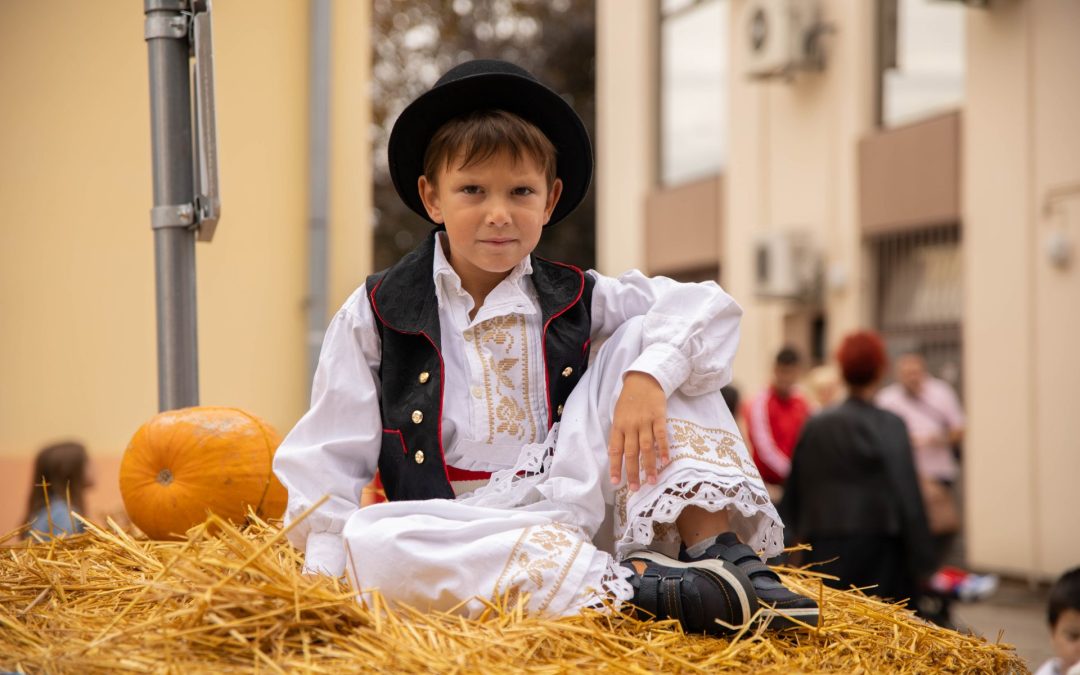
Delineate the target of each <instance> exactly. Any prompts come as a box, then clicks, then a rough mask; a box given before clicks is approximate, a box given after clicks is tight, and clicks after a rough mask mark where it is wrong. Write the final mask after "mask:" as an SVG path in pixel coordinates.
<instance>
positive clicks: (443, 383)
mask: <svg viewBox="0 0 1080 675" xmlns="http://www.w3.org/2000/svg"><path fill="white" fill-rule="evenodd" d="M583 285H584V284H583ZM379 286H382V279H379V283H377V284H375V288H373V289H371V294H370V296H371V297H370V298H369V299H370V300H371V308H372V309H374V310H375V316H377V317H378V318H379V321H380V322H382V325H384V326H386V327H387V328H389V329H390V330H392V331H394V332H395V333H403V334H405V335H423V336H424V337H425V338H427V341H428V342H430V343H431V348H432V349H434V350H435V355H436V356H438V357H439V432H438V433H439V438H438V441H439V456H440V457H441V458H442V465H443V473H444V474H446V482H447V484H449V483H450V473H449V470H448V467H447V466H446V452H445V451H444V450H443V437H442V422H443V390H444V388H445V387H446V381H445V380H446V372H445V369H444V368H443V357H442V352H441V351H439V347H438V346H437V345H436V344H435V341H434V340H432V339H431V336H430V335H428V334H427V333H425V332H424V331H420V332H418V333H417V332H412V331H407V330H398V329H397V328H394V327H393V326H391V325H390V324H389V323H387V322H386V319H384V318H382V314H380V313H379V303H377V302H376V301H375V291H377V290H379ZM578 297H581V296H580V295H579V296H578ZM564 311H565V310H564ZM548 400H549V401H550V396H549V399H548ZM550 405H551V404H550V403H549V404H548V406H549V407H550ZM399 433H400V432H399ZM401 444H402V445H404V444H405V439H404V437H403V438H402V442H401ZM406 454H408V450H406ZM450 492H454V488H453V486H451V487H450Z"/></svg>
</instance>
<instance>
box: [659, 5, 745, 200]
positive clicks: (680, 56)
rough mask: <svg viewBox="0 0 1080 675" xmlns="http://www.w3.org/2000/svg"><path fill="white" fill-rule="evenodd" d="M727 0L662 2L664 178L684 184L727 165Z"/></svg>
mask: <svg viewBox="0 0 1080 675" xmlns="http://www.w3.org/2000/svg"><path fill="white" fill-rule="evenodd" d="M729 14H730V5H729V4H728V1H727V0H661V2H660V102H661V103H660V182H661V183H662V184H664V185H678V184H681V183H686V182H689V181H692V180H694V179H695V178H701V177H702V176H707V175H710V174H716V173H718V172H719V171H720V169H722V168H723V167H724V165H725V164H726V163H727V152H728V144H727V126H728V110H727V107H728V106H727V100H728V92H727V90H728V78H729V72H730V66H729V60H728V19H729Z"/></svg>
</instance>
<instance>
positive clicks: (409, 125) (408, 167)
mask: <svg viewBox="0 0 1080 675" xmlns="http://www.w3.org/2000/svg"><path fill="white" fill-rule="evenodd" d="M474 110H505V111H506V112H510V113H514V114H515V115H518V116H520V117H522V118H524V119H526V120H528V121H529V122H532V123H533V124H535V125H536V126H537V127H538V128H539V129H540V131H542V132H544V134H545V135H546V136H547V137H548V139H549V140H550V141H551V143H552V144H553V145H554V146H555V152H556V169H555V173H556V175H557V176H558V177H559V178H561V179H562V182H563V190H562V196H561V197H560V198H559V203H558V204H556V205H555V210H554V211H553V212H552V214H551V219H550V220H549V221H548V223H547V224H548V225H554V224H555V223H557V222H559V221H560V220H562V219H563V218H565V217H566V216H568V215H570V213H571V212H572V211H573V210H574V209H575V208H577V206H578V205H579V204H580V203H581V201H582V200H583V199H584V198H585V194H586V193H587V192H588V190H589V183H590V182H591V180H592V167H593V160H592V144H591V143H590V142H589V134H588V132H587V131H586V130H585V125H584V123H582V121H581V118H580V117H578V114H577V113H576V112H575V111H574V109H573V108H572V107H571V106H570V104H569V103H567V102H566V101H565V100H563V98H562V97H561V96H559V95H558V94H556V93H555V92H554V91H552V90H550V89H548V88H547V87H545V86H544V85H542V84H540V83H539V82H537V81H535V80H531V79H529V78H527V77H522V76H520V75H514V74H510V73H484V74H478V75H472V76H468V77H463V78H461V79H458V80H453V81H451V82H447V83H445V84H442V85H439V86H436V87H435V88H433V89H431V90H430V91H428V92H426V93H425V94H423V95H421V96H420V97H419V98H417V99H416V100H415V101H413V102H412V103H410V104H409V106H408V107H406V108H405V110H403V111H402V113H401V115H400V116H399V117H398V119H397V121H396V122H395V123H394V128H393V130H392V131H391V132H390V142H389V146H388V154H389V164H390V177H391V179H392V180H393V181H394V188H395V189H396V190H397V192H398V195H399V196H400V197H401V199H402V201H404V202H405V204H406V205H407V206H408V207H409V208H410V209H412V210H413V211H415V212H416V213H418V214H420V216H421V217H423V218H424V219H425V220H427V221H429V222H434V221H432V220H431V218H430V217H429V216H428V213H427V209H425V208H424V203H423V202H422V201H421V199H420V191H419V189H418V188H417V180H418V179H419V178H420V176H421V175H422V174H423V173H424V153H425V152H426V151H427V147H428V144H429V143H430V142H431V138H432V136H434V135H435V132H436V131H438V130H439V128H440V127H441V126H442V125H443V124H445V123H446V122H448V121H450V120H452V119H454V118H455V117H459V116H461V115H464V114H467V113H469V112H472V111H474Z"/></svg>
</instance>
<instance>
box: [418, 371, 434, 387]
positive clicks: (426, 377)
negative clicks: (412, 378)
mask: <svg viewBox="0 0 1080 675" xmlns="http://www.w3.org/2000/svg"><path fill="white" fill-rule="evenodd" d="M418 379H419V380H420V384H427V381H428V380H430V379H431V373H429V372H428V371H426V370H425V371H424V372H422V373H420V377H419V378H418Z"/></svg>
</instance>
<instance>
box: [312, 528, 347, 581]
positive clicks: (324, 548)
mask: <svg viewBox="0 0 1080 675" xmlns="http://www.w3.org/2000/svg"><path fill="white" fill-rule="evenodd" d="M344 572H345V543H344V542H343V541H342V539H341V535H340V534H334V533H331V532H312V533H311V534H309V535H308V539H307V550H306V553H305V555H304V574H325V575H326V576H330V577H340V576H341V575H342V574H343V573H344Z"/></svg>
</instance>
